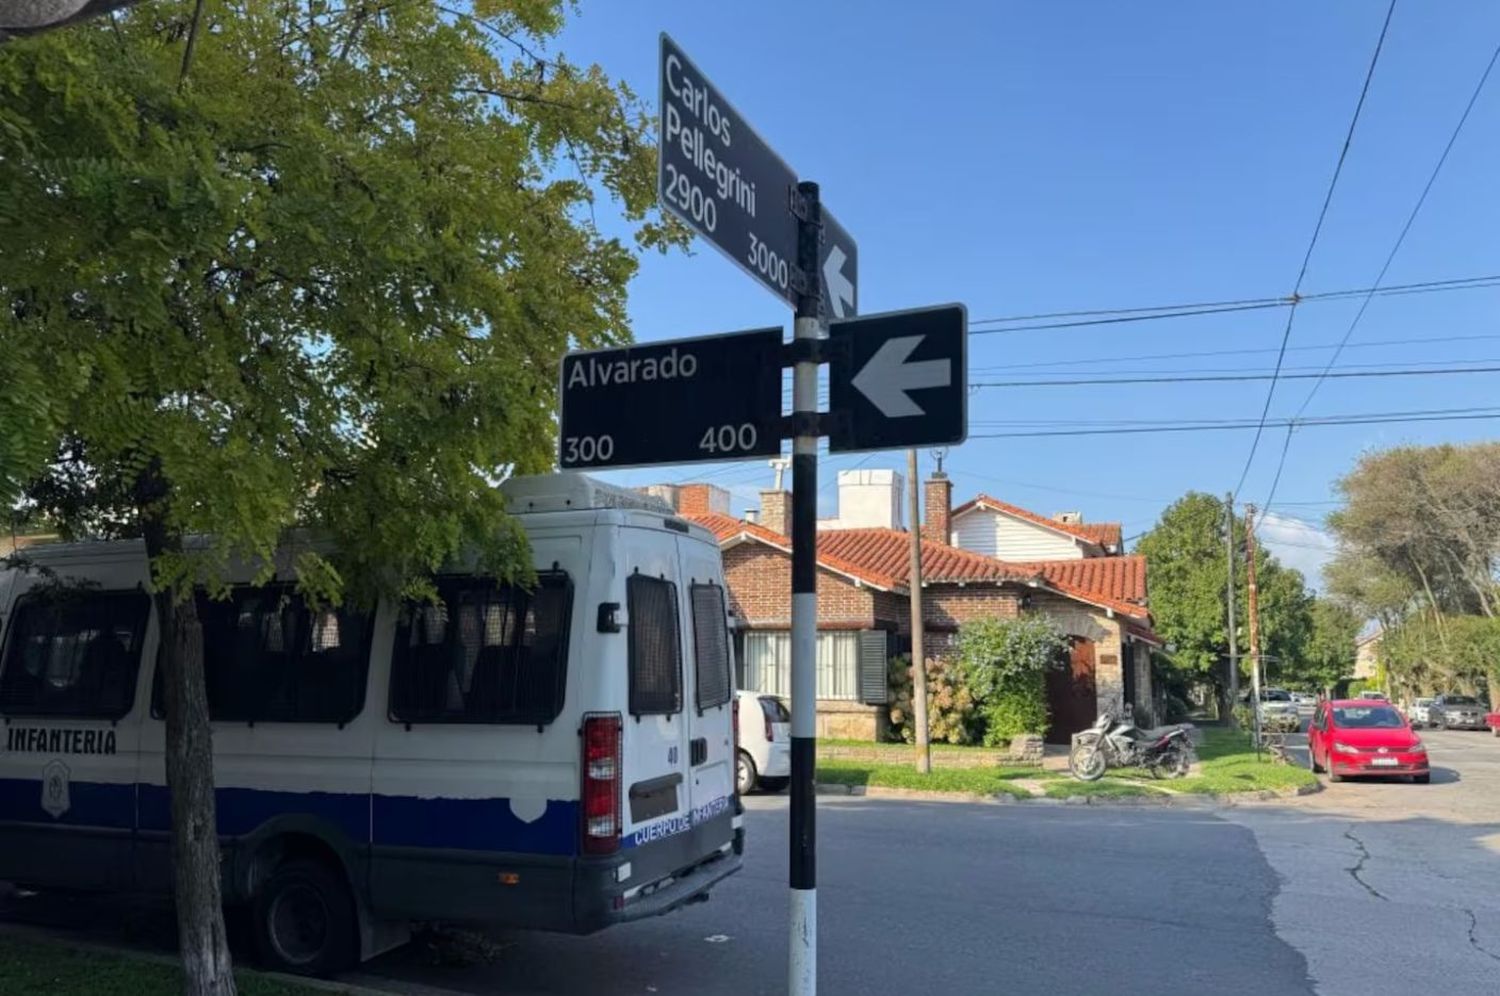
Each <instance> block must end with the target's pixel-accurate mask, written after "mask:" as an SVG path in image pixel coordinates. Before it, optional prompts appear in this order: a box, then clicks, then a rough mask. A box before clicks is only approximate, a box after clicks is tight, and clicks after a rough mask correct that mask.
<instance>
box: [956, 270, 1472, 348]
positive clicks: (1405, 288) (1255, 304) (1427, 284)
mask: <svg viewBox="0 0 1500 996" xmlns="http://www.w3.org/2000/svg"><path fill="white" fill-rule="evenodd" d="M1495 286H1500V274H1490V275H1488V276H1482V277H1458V278H1453V279H1448V280H1424V281H1421V282H1419V283H1412V284H1392V285H1391V286H1389V287H1377V288H1371V287H1356V288H1349V289H1345V290H1334V291H1323V292H1320V293H1317V294H1303V295H1302V296H1301V297H1300V298H1297V299H1296V301H1295V303H1298V304H1306V303H1308V302H1310V301H1337V300H1340V299H1343V298H1351V297H1359V296H1361V295H1364V294H1369V293H1371V292H1372V291H1373V292H1375V293H1377V294H1380V295H1382V296H1396V295H1402V294H1433V293H1439V292H1446V291H1456V290H1475V289H1482V288H1485V287H1495ZM1293 303H1294V299H1293V298H1291V297H1252V298H1240V299H1238V300H1228V301H1202V302H1197V303H1190V304H1160V305H1155V306H1152V307H1137V308H1095V309H1091V310H1086V311H1053V312H1046V313H1040V314H1035V315H1012V316H1009V317H1005V318H974V319H970V320H969V330H970V334H971V335H986V334H990V333H996V332H1033V331H1037V330H1041V329H1070V328H1078V327H1081V326H1085V325H1115V324H1118V323H1120V322H1149V321H1156V320H1157V319H1165V318H1191V317H1194V316H1196V315H1217V314H1224V313H1232V312H1236V311H1260V310H1264V309H1266V308H1289V307H1291V306H1292V304H1293ZM1092 316H1104V317H1092ZM1053 318H1078V319H1079V320H1078V321H1067V322H1048V323H1046V324H1039V325H1019V326H1014V327H1012V328H994V329H986V328H974V326H976V325H1009V324H1011V323H1014V322H1024V321H1039V320H1041V319H1053Z"/></svg>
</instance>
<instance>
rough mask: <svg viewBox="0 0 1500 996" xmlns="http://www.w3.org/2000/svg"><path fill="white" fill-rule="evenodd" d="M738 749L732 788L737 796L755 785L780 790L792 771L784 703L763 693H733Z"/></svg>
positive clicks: (788, 720) (789, 729) (789, 719)
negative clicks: (735, 707) (736, 707)
mask: <svg viewBox="0 0 1500 996" xmlns="http://www.w3.org/2000/svg"><path fill="white" fill-rule="evenodd" d="M735 696H736V702H737V704H738V705H739V710H738V715H739V751H738V752H737V753H736V757H735V767H734V787H735V790H736V791H737V792H739V794H740V795H749V794H750V793H751V792H753V791H755V790H756V789H757V788H759V789H764V790H765V791H767V792H780V791H781V790H782V789H784V788H786V786H787V782H788V781H790V780H791V774H792V714H791V711H790V710H788V709H787V706H786V703H785V702H784V701H782V700H781V699H779V698H777V697H776V696H774V695H767V694H765V693H763V692H745V691H741V692H736V693H735Z"/></svg>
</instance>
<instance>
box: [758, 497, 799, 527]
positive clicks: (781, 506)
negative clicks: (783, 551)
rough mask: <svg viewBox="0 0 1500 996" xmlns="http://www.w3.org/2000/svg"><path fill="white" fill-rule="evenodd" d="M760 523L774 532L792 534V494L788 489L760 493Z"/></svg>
mask: <svg viewBox="0 0 1500 996" xmlns="http://www.w3.org/2000/svg"><path fill="white" fill-rule="evenodd" d="M760 524H761V525H762V526H764V527H765V528H767V529H769V530H771V531H772V532H774V533H780V534H781V535H783V536H790V535H792V496H791V493H790V492H787V491H762V492H761V493H760Z"/></svg>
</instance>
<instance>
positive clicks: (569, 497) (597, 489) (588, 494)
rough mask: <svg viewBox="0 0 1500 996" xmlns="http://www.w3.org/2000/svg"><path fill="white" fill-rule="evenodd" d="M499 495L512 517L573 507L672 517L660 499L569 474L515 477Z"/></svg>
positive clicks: (504, 486) (502, 485)
mask: <svg viewBox="0 0 1500 996" xmlns="http://www.w3.org/2000/svg"><path fill="white" fill-rule="evenodd" d="M500 493H501V494H503V495H504V496H505V504H506V508H507V510H508V511H509V512H510V513H511V514H512V515H524V514H525V513H527V512H560V511H564V510H566V509H570V508H628V509H635V510H637V511H643V512H662V513H665V514H667V515H671V514H672V506H670V505H668V504H667V503H666V502H664V501H662V500H661V499H660V498H656V497H653V496H651V495H648V494H643V493H642V492H640V491H636V490H634V489H633V488H622V487H618V486H616V485H613V484H606V483H604V482H603V481H600V480H596V479H594V478H592V477H589V476H587V475H585V474H576V473H570V472H567V471H564V472H562V473H558V474H537V475H534V476H530V477H512V478H511V479H510V480H508V481H505V482H504V483H502V484H501V485H500Z"/></svg>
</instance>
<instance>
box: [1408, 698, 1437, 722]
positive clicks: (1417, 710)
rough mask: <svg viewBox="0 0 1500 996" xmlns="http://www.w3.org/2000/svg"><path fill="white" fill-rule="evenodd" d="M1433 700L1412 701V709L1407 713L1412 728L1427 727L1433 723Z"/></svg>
mask: <svg viewBox="0 0 1500 996" xmlns="http://www.w3.org/2000/svg"><path fill="white" fill-rule="evenodd" d="M1431 709H1432V699H1430V698H1425V699H1412V701H1411V708H1410V709H1408V710H1407V711H1406V718H1407V719H1409V720H1411V725H1412V726H1426V725H1427V724H1428V723H1430V722H1432V713H1431Z"/></svg>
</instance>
